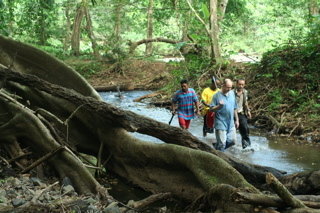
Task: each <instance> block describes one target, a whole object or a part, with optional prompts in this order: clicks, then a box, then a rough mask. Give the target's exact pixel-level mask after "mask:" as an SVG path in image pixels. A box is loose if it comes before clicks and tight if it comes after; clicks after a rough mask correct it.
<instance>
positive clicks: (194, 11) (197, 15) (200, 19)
mask: <svg viewBox="0 0 320 213" xmlns="http://www.w3.org/2000/svg"><path fill="white" fill-rule="evenodd" d="M186 1H187V3H188V5H189V7H190V9H191V10H192V12H193V13H194V15H195V16H196V17H197V19H198V20H199V21H200V22H201V23H202V24H203V26H204V27H205V29H206V33H207V34H208V36H209V37H210V30H209V28H208V26H207V24H206V23H205V22H204V21H203V19H202V18H201V17H200V16H199V14H198V13H197V11H196V10H195V9H194V8H193V7H192V5H191V3H190V1H189V0H186Z"/></svg>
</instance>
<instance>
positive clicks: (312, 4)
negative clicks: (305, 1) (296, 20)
mask: <svg viewBox="0 0 320 213" xmlns="http://www.w3.org/2000/svg"><path fill="white" fill-rule="evenodd" d="M309 15H310V16H318V15H319V5H318V2H317V0H309Z"/></svg>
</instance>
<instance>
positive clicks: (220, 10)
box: [218, 0, 229, 22]
mask: <svg viewBox="0 0 320 213" xmlns="http://www.w3.org/2000/svg"><path fill="white" fill-rule="evenodd" d="M228 1H229V0H220V1H218V2H219V6H218V20H219V22H221V21H222V20H223V18H224V14H225V13H226V8H227V5H228Z"/></svg>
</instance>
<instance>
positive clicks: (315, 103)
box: [256, 42, 320, 116]
mask: <svg viewBox="0 0 320 213" xmlns="http://www.w3.org/2000/svg"><path fill="white" fill-rule="evenodd" d="M319 67H320V46H319V44H313V43H312V42H310V43H308V42H306V43H304V44H303V45H302V44H299V43H290V44H286V45H282V46H279V47H277V48H275V49H273V50H271V51H268V52H266V53H265V54H264V55H263V58H262V60H261V64H260V65H259V66H258V67H257V68H256V72H258V74H257V77H258V79H259V81H263V80H267V81H269V84H270V85H273V86H271V87H273V88H274V87H278V88H281V89H273V90H271V91H270V92H269V93H268V96H269V99H270V101H271V103H270V105H269V106H268V109H269V111H276V110H277V109H278V108H279V106H280V105H281V104H284V105H287V106H290V108H289V109H288V111H292V112H306V111H308V114H307V115H310V116H311V114H315V113H320V98H319V95H318V94H319V93H320V72H319Z"/></svg>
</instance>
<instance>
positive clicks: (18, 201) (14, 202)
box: [11, 198, 26, 207]
mask: <svg viewBox="0 0 320 213" xmlns="http://www.w3.org/2000/svg"><path fill="white" fill-rule="evenodd" d="M25 202H26V201H25V200H23V199H20V198H15V199H13V200H12V201H11V203H12V205H13V206H14V207H18V206H21V205H23V204H24V203H25Z"/></svg>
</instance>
